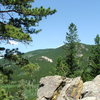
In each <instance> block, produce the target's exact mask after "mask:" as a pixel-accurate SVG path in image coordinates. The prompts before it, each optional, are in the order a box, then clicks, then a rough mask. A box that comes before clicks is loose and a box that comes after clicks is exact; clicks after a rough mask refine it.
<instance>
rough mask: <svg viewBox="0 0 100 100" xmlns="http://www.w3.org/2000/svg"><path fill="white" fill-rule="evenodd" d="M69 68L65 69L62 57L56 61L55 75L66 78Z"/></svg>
mask: <svg viewBox="0 0 100 100" xmlns="http://www.w3.org/2000/svg"><path fill="white" fill-rule="evenodd" d="M68 71H69V68H68V67H66V63H65V60H64V59H63V58H62V57H59V58H58V59H57V65H56V74H58V75H61V76H66V73H68Z"/></svg>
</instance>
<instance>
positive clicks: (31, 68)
mask: <svg viewBox="0 0 100 100" xmlns="http://www.w3.org/2000/svg"><path fill="white" fill-rule="evenodd" d="M38 69H39V66H38V64H33V63H29V64H27V65H25V66H23V67H22V70H24V71H25V72H26V73H27V74H28V75H30V76H31V77H32V76H33V74H34V72H35V71H36V70H38Z"/></svg>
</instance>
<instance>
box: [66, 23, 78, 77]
mask: <svg viewBox="0 0 100 100" xmlns="http://www.w3.org/2000/svg"><path fill="white" fill-rule="evenodd" d="M68 30H69V32H68V33H66V43H65V45H66V58H65V63H66V66H67V67H68V68H69V71H68V73H66V76H68V77H74V76H75V72H76V70H78V64H77V59H76V54H77V51H76V45H77V43H78V42H79V39H78V35H77V27H76V25H75V24H73V23H71V24H70V26H69V27H68Z"/></svg>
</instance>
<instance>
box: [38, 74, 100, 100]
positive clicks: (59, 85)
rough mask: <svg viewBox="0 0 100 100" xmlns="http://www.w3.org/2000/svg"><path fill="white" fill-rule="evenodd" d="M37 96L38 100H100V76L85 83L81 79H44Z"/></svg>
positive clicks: (49, 77) (41, 81)
mask: <svg viewBox="0 0 100 100" xmlns="http://www.w3.org/2000/svg"><path fill="white" fill-rule="evenodd" d="M37 96H38V98H37V100H100V75H98V76H97V77H96V78H95V79H94V80H92V81H88V82H85V83H83V81H82V80H81V77H76V78H65V77H62V76H58V75H56V76H47V77H43V78H41V80H40V86H39V89H38V92H37Z"/></svg>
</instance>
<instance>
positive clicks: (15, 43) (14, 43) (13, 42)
mask: <svg viewBox="0 0 100 100" xmlns="http://www.w3.org/2000/svg"><path fill="white" fill-rule="evenodd" d="M8 43H9V44H11V45H18V42H16V41H14V40H9V41H8Z"/></svg>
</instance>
